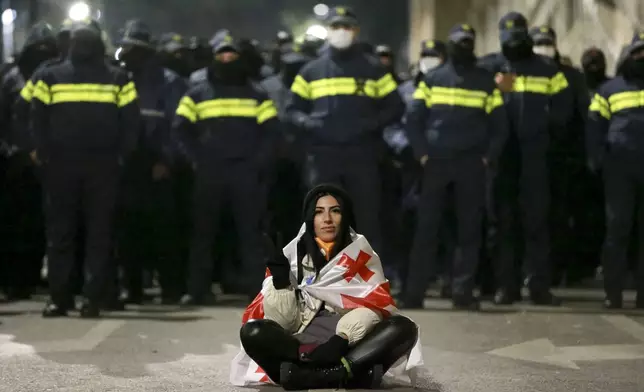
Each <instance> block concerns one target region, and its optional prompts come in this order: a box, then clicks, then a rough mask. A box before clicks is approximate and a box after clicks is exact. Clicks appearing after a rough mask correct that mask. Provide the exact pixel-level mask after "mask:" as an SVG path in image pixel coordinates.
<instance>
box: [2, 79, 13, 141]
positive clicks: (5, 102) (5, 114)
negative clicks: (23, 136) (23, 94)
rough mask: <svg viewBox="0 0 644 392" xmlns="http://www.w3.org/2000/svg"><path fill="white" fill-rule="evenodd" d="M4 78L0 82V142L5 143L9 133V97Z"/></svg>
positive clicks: (6, 81)
mask: <svg viewBox="0 0 644 392" xmlns="http://www.w3.org/2000/svg"><path fill="white" fill-rule="evenodd" d="M9 82H10V81H9V80H7V79H6V78H5V79H4V80H3V81H2V87H1V88H0V140H1V141H6V140H8V139H9V134H10V133H11V125H12V124H11V101H12V100H11V96H10V93H9V91H8V89H7V83H9Z"/></svg>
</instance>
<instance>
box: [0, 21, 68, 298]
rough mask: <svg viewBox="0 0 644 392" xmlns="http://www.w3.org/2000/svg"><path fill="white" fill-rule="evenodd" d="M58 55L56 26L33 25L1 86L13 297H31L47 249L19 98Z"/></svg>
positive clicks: (0, 218)
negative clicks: (45, 64)
mask: <svg viewBox="0 0 644 392" xmlns="http://www.w3.org/2000/svg"><path fill="white" fill-rule="evenodd" d="M57 55H58V50H57V47H56V37H55V35H54V31H53V29H52V27H51V26H50V25H48V24H47V23H44V22H40V23H37V24H36V25H34V26H33V28H32V29H31V32H30V33H29V35H28V37H27V40H26V42H25V45H24V47H23V48H22V50H21V52H20V53H19V54H18V56H17V59H16V62H15V63H14V64H13V66H12V67H11V68H10V69H9V70H8V71H7V72H6V73H5V75H4V77H3V78H2V83H1V87H0V129H1V130H2V131H0V132H1V133H2V137H1V139H2V140H0V143H1V144H2V155H3V156H2V158H1V159H2V161H3V162H2V166H4V169H5V170H4V171H3V173H2V174H3V178H2V180H3V181H4V186H5V191H4V192H2V198H1V200H2V206H1V207H0V222H1V223H0V225H1V227H2V234H1V235H0V238H2V240H3V241H6V242H5V243H3V244H2V245H1V246H2V251H1V252H2V261H0V263H7V265H6V267H7V269H6V271H4V272H3V273H0V275H1V278H0V281H1V283H0V285H2V286H6V290H7V297H8V298H9V299H27V298H29V297H30V295H31V291H32V289H33V288H34V287H35V286H36V285H37V284H38V283H39V280H40V279H39V276H40V266H41V261H42V258H43V255H44V253H45V238H44V222H43V217H42V200H41V190H40V183H39V181H38V179H37V177H36V172H35V168H34V166H33V164H32V162H31V159H30V158H29V153H30V152H31V149H30V148H29V139H28V137H27V136H28V135H27V134H26V133H25V132H24V129H23V127H21V126H20V124H19V122H18V121H16V119H17V116H16V114H17V112H16V106H17V105H16V101H17V99H18V98H19V97H20V91H21V90H22V88H23V87H24V85H25V80H29V78H30V77H31V76H32V74H33V73H34V72H35V70H36V69H37V68H38V67H40V65H41V64H42V63H43V62H46V61H47V60H49V59H51V58H54V57H56V56H57Z"/></svg>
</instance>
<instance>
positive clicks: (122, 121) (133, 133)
mask: <svg viewBox="0 0 644 392" xmlns="http://www.w3.org/2000/svg"><path fill="white" fill-rule="evenodd" d="M119 76H120V80H119V92H118V94H117V105H118V108H119V136H120V153H121V159H123V160H125V159H127V158H128V157H129V156H130V154H131V153H132V152H133V151H134V149H135V148H136V142H137V140H138V139H139V132H140V130H141V121H142V120H141V109H140V108H139V100H138V94H137V92H136V87H135V85H134V82H133V81H132V80H130V79H129V78H128V77H127V75H126V74H125V73H122V74H121V75H119Z"/></svg>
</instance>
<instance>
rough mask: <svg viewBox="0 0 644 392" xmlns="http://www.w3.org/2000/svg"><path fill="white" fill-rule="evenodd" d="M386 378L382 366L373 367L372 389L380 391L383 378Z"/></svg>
mask: <svg viewBox="0 0 644 392" xmlns="http://www.w3.org/2000/svg"><path fill="white" fill-rule="evenodd" d="M384 376H385V372H384V369H383V368H382V365H376V366H374V367H373V378H372V382H371V386H370V389H379V388H380V387H381V386H382V378H383V377H384Z"/></svg>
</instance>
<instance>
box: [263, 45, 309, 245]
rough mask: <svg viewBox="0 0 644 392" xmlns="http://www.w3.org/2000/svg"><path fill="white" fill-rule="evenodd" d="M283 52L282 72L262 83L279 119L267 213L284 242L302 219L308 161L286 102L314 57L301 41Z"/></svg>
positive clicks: (297, 229) (275, 231)
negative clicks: (305, 169)
mask: <svg viewBox="0 0 644 392" xmlns="http://www.w3.org/2000/svg"><path fill="white" fill-rule="evenodd" d="M283 52H284V54H283V55H282V59H281V64H280V66H279V69H280V72H279V73H278V74H277V75H273V76H271V77H269V78H267V79H265V80H263V81H262V82H261V86H262V87H263V88H264V90H265V91H266V92H267V93H268V96H269V97H270V98H271V100H272V101H273V102H274V103H275V106H276V107H277V112H278V117H279V119H280V137H279V141H278V144H279V145H278V148H277V151H278V159H277V161H276V162H275V172H274V178H273V180H272V182H271V184H270V190H269V208H268V214H269V215H270V221H271V223H272V225H271V229H272V230H271V231H273V233H274V234H275V236H276V239H277V240H281V241H282V243H285V241H286V239H287V238H292V237H294V236H295V235H296V234H297V232H298V231H299V229H300V226H301V224H302V222H301V221H300V218H299V207H298V206H301V205H302V202H303V199H304V193H305V191H306V189H305V187H304V184H303V183H302V181H301V173H302V169H303V164H304V160H305V154H304V152H303V147H304V145H303V143H302V138H301V137H299V136H300V135H298V132H297V129H294V128H295V127H294V126H293V124H292V121H291V120H290V119H289V116H288V113H287V112H286V104H287V100H288V97H289V95H290V89H291V85H292V84H293V80H294V79H295V77H296V76H297V75H298V73H299V72H300V70H301V69H302V67H303V66H304V65H306V63H308V62H309V61H311V60H312V59H313V57H311V56H309V55H307V54H306V53H304V52H303V50H302V45H300V44H292V45H290V46H287V47H284V48H283Z"/></svg>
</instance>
